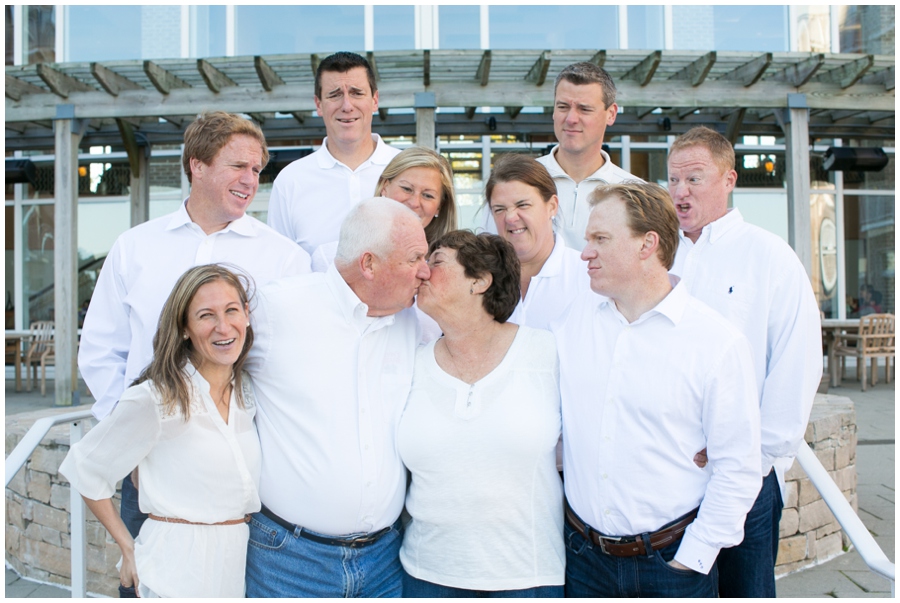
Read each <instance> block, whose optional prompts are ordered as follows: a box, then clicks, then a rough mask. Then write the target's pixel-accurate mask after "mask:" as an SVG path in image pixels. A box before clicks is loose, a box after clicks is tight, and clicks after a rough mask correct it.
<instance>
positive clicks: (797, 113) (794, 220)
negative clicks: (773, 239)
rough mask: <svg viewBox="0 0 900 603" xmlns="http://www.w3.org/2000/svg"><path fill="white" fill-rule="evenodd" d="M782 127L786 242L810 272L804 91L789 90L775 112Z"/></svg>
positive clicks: (807, 145)
mask: <svg viewBox="0 0 900 603" xmlns="http://www.w3.org/2000/svg"><path fill="white" fill-rule="evenodd" d="M776 115H778V116H779V119H778V121H779V124H780V125H781V127H782V129H783V130H784V145H785V156H786V162H785V163H786V165H785V167H786V173H787V197H788V242H789V243H790V245H791V247H793V248H794V252H795V253H796V254H797V257H799V258H800V262H801V263H802V264H803V267H804V268H806V274H807V275H812V225H811V220H812V218H811V217H810V210H809V194H810V185H809V109H808V108H807V104H806V95H805V94H788V108H787V109H784V110H783V111H780V112H776Z"/></svg>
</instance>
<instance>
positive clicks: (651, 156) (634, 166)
mask: <svg viewBox="0 0 900 603" xmlns="http://www.w3.org/2000/svg"><path fill="white" fill-rule="evenodd" d="M666 157H667V155H666V152H665V151H663V150H661V149H660V150H658V151H657V150H652V151H641V150H636V149H632V150H631V173H632V174H634V175H635V176H637V177H638V178H640V179H641V180H645V181H647V182H655V183H657V184H659V185H660V186H663V187H664V186H666V185H667V184H668V167H667V166H666ZM613 163H615V164H616V165H621V164H619V163H617V162H615V161H614V162H613Z"/></svg>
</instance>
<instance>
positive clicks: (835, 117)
mask: <svg viewBox="0 0 900 603" xmlns="http://www.w3.org/2000/svg"><path fill="white" fill-rule="evenodd" d="M823 113H828V111H823ZM830 113H831V115H829V117H830V118H831V123H837V122H839V121H841V120H843V119H850V118H851V117H857V116H859V115H861V114H864V113H867V111H866V110H865V109H851V110H849V111H831V112H830Z"/></svg>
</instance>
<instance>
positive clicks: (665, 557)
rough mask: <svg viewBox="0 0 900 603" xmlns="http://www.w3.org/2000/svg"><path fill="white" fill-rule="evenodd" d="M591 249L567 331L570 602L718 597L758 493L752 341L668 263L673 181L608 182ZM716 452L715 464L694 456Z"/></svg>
mask: <svg viewBox="0 0 900 603" xmlns="http://www.w3.org/2000/svg"><path fill="white" fill-rule="evenodd" d="M591 207H592V209H591V213H590V218H589V221H588V226H587V232H586V233H585V240H586V241H587V245H586V246H585V248H584V251H582V254H581V257H582V259H583V260H585V261H586V262H587V264H588V275H589V276H590V279H591V291H586V292H584V293H582V294H581V295H579V296H578V297H576V298H575V300H574V301H573V303H572V305H571V306H570V307H569V309H568V311H567V313H566V314H564V316H563V318H562V319H561V320H559V321H557V322H556V323H554V324H553V325H551V330H552V331H553V333H554V334H555V335H556V338H557V348H558V352H559V368H560V393H561V399H562V415H563V466H564V470H565V476H566V480H565V490H566V526H565V542H566V596H567V597H637V596H642V597H715V596H716V595H717V589H718V584H717V573H716V558H717V556H718V554H719V551H720V549H722V548H723V547H727V546H733V545H734V544H737V543H738V542H740V540H741V536H742V533H741V528H742V526H743V523H744V517H745V516H746V513H747V511H748V509H750V506H751V505H752V504H753V499H754V498H755V496H756V492H757V491H758V490H759V481H760V474H759V433H758V425H759V409H758V407H757V404H756V386H755V384H754V381H753V371H752V366H753V363H752V361H751V360H750V348H749V345H748V343H747V340H746V338H745V337H744V336H743V335H741V333H740V332H739V331H738V330H737V329H736V328H734V327H733V326H731V325H730V324H728V322H727V321H726V320H725V319H724V318H722V317H721V316H720V315H719V314H718V313H716V312H714V311H713V310H711V309H710V308H709V307H708V306H706V305H705V304H703V303H701V302H700V301H698V300H696V299H694V298H693V297H691V296H690V294H689V293H688V291H687V290H686V288H685V287H684V285H683V284H682V283H679V281H678V278H677V277H671V276H670V275H669V273H668V269H669V268H670V267H671V265H672V262H673V261H674V258H675V250H676V248H677V245H678V220H677V218H676V217H675V211H674V208H673V206H672V201H671V199H670V198H669V196H668V194H667V193H666V191H665V189H663V188H662V187H660V186H658V185H656V184H644V183H624V184H617V185H609V186H603V187H600V188H598V189H597V190H596V191H594V193H593V194H592V196H591ZM704 447H705V448H707V451H708V453H707V454H708V457H709V464H710V465H711V470H707V471H703V470H701V469H699V468H698V467H697V466H696V465H695V464H694V461H693V456H694V452H696V451H697V450H700V449H702V448H704Z"/></svg>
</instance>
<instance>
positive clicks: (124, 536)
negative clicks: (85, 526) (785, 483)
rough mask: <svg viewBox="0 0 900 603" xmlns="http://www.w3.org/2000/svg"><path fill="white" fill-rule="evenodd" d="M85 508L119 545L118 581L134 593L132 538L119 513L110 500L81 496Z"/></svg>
mask: <svg viewBox="0 0 900 603" xmlns="http://www.w3.org/2000/svg"><path fill="white" fill-rule="evenodd" d="M82 498H83V499H84V503H85V504H86V505H87V508H88V509H90V510H91V513H93V514H94V516H95V517H96V518H97V519H99V520H100V523H102V524H103V527H104V528H106V529H107V531H108V532H109V533H110V535H111V536H112V537H113V538H114V539H115V541H116V544H118V545H119V550H120V551H122V567H121V569H120V570H119V581H121V583H122V586H134V590H135V592H137V587H138V575H137V566H136V565H135V563H134V538H132V537H131V534H129V533H128V528H126V527H125V524H124V523H122V518H121V517H120V516H119V512H118V511H116V508H115V506H113V503H112V499H109V498H103V499H100V500H93V499H91V498H88V497H87V496H82Z"/></svg>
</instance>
